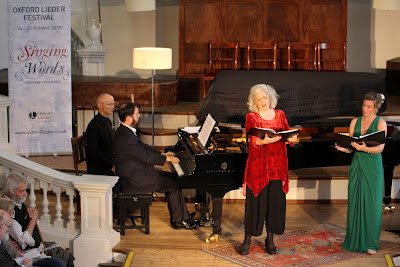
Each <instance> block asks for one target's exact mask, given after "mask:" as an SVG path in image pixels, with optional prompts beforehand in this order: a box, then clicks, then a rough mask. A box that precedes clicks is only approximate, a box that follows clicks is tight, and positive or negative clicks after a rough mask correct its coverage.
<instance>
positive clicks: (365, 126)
mask: <svg viewBox="0 0 400 267" xmlns="http://www.w3.org/2000/svg"><path fill="white" fill-rule="evenodd" d="M362 120H363V121H364V127H363V129H364V130H366V129H367V125H368V126H369V125H370V124H371V123H372V121H371V122H370V123H368V122H367V120H366V119H365V117H364V116H363V117H362Z"/></svg>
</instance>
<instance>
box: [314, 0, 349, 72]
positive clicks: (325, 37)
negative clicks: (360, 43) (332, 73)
mask: <svg viewBox="0 0 400 267" xmlns="http://www.w3.org/2000/svg"><path fill="white" fill-rule="evenodd" d="M342 5H343V1H342V0H323V1H321V0H318V1H317V0H312V1H310V2H309V12H310V17H309V21H308V23H309V28H310V33H309V38H310V41H311V42H326V43H343V41H346V37H344V36H343V25H342V24H343V17H344V16H345V17H346V18H347V16H346V15H345V14H343V12H342V10H343V6H342ZM338 25H341V26H340V27H338ZM341 53H342V52H341V51H340V50H325V51H322V52H321V54H323V57H324V58H325V59H339V58H341ZM323 66H324V67H323V69H324V70H340V69H341V67H342V64H341V62H325V63H324V64H323Z"/></svg>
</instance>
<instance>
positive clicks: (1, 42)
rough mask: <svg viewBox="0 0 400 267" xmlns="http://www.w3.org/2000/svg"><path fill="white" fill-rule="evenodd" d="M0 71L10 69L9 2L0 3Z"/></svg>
mask: <svg viewBox="0 0 400 267" xmlns="http://www.w3.org/2000/svg"><path fill="white" fill-rule="evenodd" d="M0 36H1V38H0V70H1V69H4V68H8V38H7V36H8V30H7V1H4V0H2V1H0Z"/></svg>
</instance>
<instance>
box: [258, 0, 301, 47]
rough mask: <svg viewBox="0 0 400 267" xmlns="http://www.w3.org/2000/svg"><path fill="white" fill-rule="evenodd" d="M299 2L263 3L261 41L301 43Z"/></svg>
mask: <svg viewBox="0 0 400 267" xmlns="http://www.w3.org/2000/svg"><path fill="white" fill-rule="evenodd" d="M300 12H301V10H300V1H264V5H263V18H264V19H263V33H262V40H263V41H274V42H289V41H291V42H299V41H301V36H302V32H301V27H300V25H301V21H300V19H301V16H300Z"/></svg>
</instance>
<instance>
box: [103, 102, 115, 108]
mask: <svg viewBox="0 0 400 267" xmlns="http://www.w3.org/2000/svg"><path fill="white" fill-rule="evenodd" d="M101 104H103V105H106V106H109V107H111V106H114V104H115V103H114V102H112V103H101Z"/></svg>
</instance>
